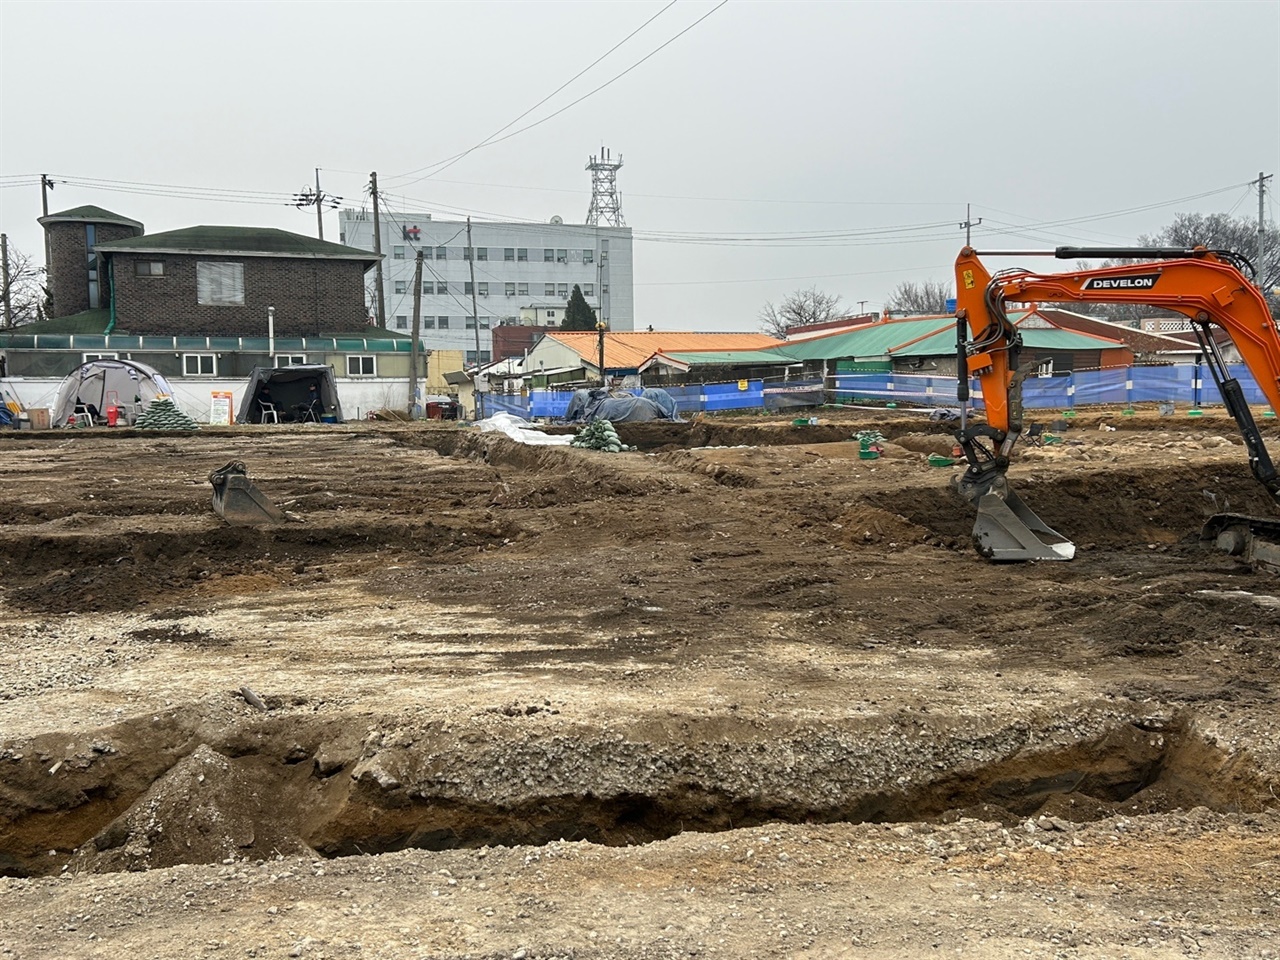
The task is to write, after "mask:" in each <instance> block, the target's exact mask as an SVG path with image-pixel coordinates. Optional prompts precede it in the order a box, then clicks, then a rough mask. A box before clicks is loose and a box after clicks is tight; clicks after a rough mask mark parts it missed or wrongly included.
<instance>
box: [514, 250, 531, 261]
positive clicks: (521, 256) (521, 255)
mask: <svg viewBox="0 0 1280 960" xmlns="http://www.w3.org/2000/svg"><path fill="white" fill-rule="evenodd" d="M516 260H517V261H518V262H519V263H527V262H528V260H529V248H528V247H517V248H516Z"/></svg>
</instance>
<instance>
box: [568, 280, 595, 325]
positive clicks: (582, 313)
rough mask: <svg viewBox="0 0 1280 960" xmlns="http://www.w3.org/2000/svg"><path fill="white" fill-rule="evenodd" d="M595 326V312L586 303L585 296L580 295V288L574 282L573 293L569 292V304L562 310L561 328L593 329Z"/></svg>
mask: <svg viewBox="0 0 1280 960" xmlns="http://www.w3.org/2000/svg"><path fill="white" fill-rule="evenodd" d="M595 328H596V312H595V311H594V310H592V309H591V307H589V306H588V305H587V298H586V297H584V296H583V295H582V288H581V287H580V286H578V285H577V284H576V283H575V284H574V285H573V293H571V294H569V305H568V307H566V308H565V311H564V323H562V324H560V329H561V330H594V329H595Z"/></svg>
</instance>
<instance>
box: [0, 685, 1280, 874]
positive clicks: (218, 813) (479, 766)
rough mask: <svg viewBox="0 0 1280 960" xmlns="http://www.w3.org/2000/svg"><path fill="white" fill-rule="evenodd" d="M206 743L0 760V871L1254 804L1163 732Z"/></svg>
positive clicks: (209, 725) (1156, 726) (253, 736)
mask: <svg viewBox="0 0 1280 960" xmlns="http://www.w3.org/2000/svg"><path fill="white" fill-rule="evenodd" d="M267 706H268V708H269V709H270V710H272V711H273V712H274V710H276V709H282V710H285V711H287V710H288V707H289V705H287V704H270V703H269V704H267ZM361 719H362V720H365V719H367V718H361ZM359 726H360V729H364V725H363V723H362V724H360V725H359ZM217 727H218V723H217V722H216V721H211V720H209V719H206V721H205V722H201V721H199V720H198V719H197V716H196V712H194V711H191V710H190V709H188V711H186V712H182V711H177V712H174V713H172V714H168V715H164V716H157V717H148V718H146V719H145V721H144V720H138V721H131V722H124V723H121V724H118V725H116V726H114V727H111V728H106V729H103V730H100V731H97V732H96V733H95V734H92V735H87V736H85V735H77V736H76V738H75V741H74V742H72V743H67V740H68V739H69V737H68V736H67V735H49V736H45V737H41V738H38V739H37V740H36V741H32V742H27V743H24V744H22V745H15V744H9V745H6V746H3V747H0V875H9V876H39V875H49V874H56V873H58V872H60V871H63V870H71V871H76V872H83V871H89V872H100V871H116V870H145V869H152V868H158V867H166V866H171V865H175V864H180V863H217V862H222V861H224V860H225V859H227V858H249V859H262V858H266V857H269V856H273V855H275V854H286V855H287V854H291V853H296V854H302V855H309V856H316V855H318V856H321V857H339V856H348V855H357V854H376V853H382V852H388V851H395V850H402V849H406V848H422V849H431V850H442V849H453V848H460V847H466V848H478V847H483V846H497V845H502V846H510V845H517V844H533V845H537V844H543V843H547V842H550V841H554V840H559V839H567V840H587V841H591V842H594V843H600V844H607V845H629V844H642V843H648V842H652V841H656V840H661V839H664V838H667V837H670V836H673V835H675V834H677V833H680V832H683V831H700V832H714V831H723V830H731V829H734V828H739V827H749V826H755V825H759V824H763V823H767V822H771V821H783V822H794V823H834V822H892V821H908V822H913V821H929V820H934V821H937V820H949V819H954V818H956V817H959V816H972V817H979V818H982V819H987V820H999V821H1003V822H1005V823H1007V824H1011V823H1014V822H1017V821H1019V820H1021V819H1022V818H1025V817H1028V816H1031V815H1035V814H1046V815H1050V816H1054V817H1058V818H1061V819H1063V820H1068V821H1076V822H1083V821H1087V820H1092V819H1098V818H1101V817H1105V816H1109V815H1111V814H1113V813H1116V812H1119V811H1123V812H1125V813H1130V814H1135V813H1136V814H1141V813H1156V812H1161V811H1164V810H1169V809H1175V808H1183V809H1189V808H1191V807H1195V806H1204V807H1208V808H1210V809H1214V810H1219V811H1240V810H1246V811H1247V810H1257V809H1260V808H1262V807H1263V806H1266V805H1268V804H1269V803H1270V802H1271V797H1270V794H1269V793H1268V791H1267V790H1266V789H1265V786H1264V785H1262V784H1261V782H1260V781H1259V779H1258V778H1257V777H1256V775H1255V774H1254V772H1253V771H1252V769H1251V768H1250V766H1249V764H1248V761H1247V759H1245V758H1241V757H1235V758H1231V757H1228V756H1226V755H1225V754H1224V753H1222V752H1221V751H1220V750H1218V749H1216V748H1215V747H1213V746H1211V745H1210V744H1208V743H1207V742H1205V741H1204V740H1203V739H1201V738H1200V737H1198V736H1197V735H1196V734H1195V733H1193V732H1191V730H1190V729H1189V726H1188V722H1187V721H1186V720H1185V719H1174V718H1168V717H1166V718H1164V719H1160V720H1152V719H1142V718H1129V719H1127V720H1119V721H1118V720H1116V718H1114V717H1113V718H1110V719H1109V720H1107V721H1106V722H1096V721H1093V720H1089V719H1086V720H1085V721H1083V722H1078V721H1072V722H1061V723H1059V724H1058V725H1057V726H1055V727H1054V728H1052V729H1048V730H1043V731H1039V732H1036V731H1032V730H1029V729H1028V728H1027V725H1026V724H1023V723H1014V724H1011V725H1010V726H1009V727H1007V728H1004V729H999V730H993V731H986V732H983V733H976V732H975V733H968V734H965V733H953V734H952V735H950V736H949V737H941V736H939V737H938V738H936V739H931V740H929V741H927V742H921V740H920V739H919V738H918V737H917V736H912V735H910V734H907V733H904V731H903V729H901V725H899V724H888V725H887V726H885V727H884V728H882V729H879V730H875V731H869V730H857V729H852V728H846V729H833V728H817V729H814V730H811V731H801V732H800V735H797V733H796V731H792V732H791V736H790V737H789V738H787V739H783V740H780V739H778V738H766V739H762V740H755V741H753V742H742V741H738V742H733V743H729V742H721V743H704V744H701V745H698V744H697V743H696V742H682V743H670V742H667V743H653V742H643V741H641V740H639V739H635V740H620V739H619V738H618V736H617V734H611V735H608V736H606V735H604V731H600V730H594V731H584V730H575V731H566V732H563V733H560V734H555V735H549V734H547V733H546V732H544V733H541V734H539V735H537V736H535V737H533V738H526V739H519V738H517V739H509V740H503V739H501V738H500V739H498V740H489V739H487V738H486V739H485V740H484V742H482V743H477V742H475V737H474V736H473V737H460V738H453V737H450V736H448V735H445V734H443V733H442V732H441V731H440V730H439V729H437V728H434V727H433V728H428V729H423V730H417V731H414V732H413V733H409V734H406V733H405V731H404V729H403V728H398V729H396V730H395V732H394V733H385V734H384V733H377V734H375V733H369V734H366V735H365V736H364V737H363V740H361V741H356V740H353V739H351V738H352V736H353V735H352V734H351V733H350V730H351V729H352V728H353V724H352V723H350V722H345V721H328V722H317V721H315V720H305V719H300V718H299V717H298V716H297V715H293V716H280V717H273V716H270V715H268V716H267V717H266V718H265V719H263V720H261V721H258V722H256V723H249V724H241V725H239V726H234V725H233V726H232V727H231V728H230V730H229V732H228V733H227V735H226V736H224V737H222V738H220V739H218V740H217V742H210V734H211V732H212V731H213V730H215V729H217ZM368 729H369V730H371V731H372V730H373V727H369V728H368ZM1086 733H1087V735H1085V734H1086ZM1069 735H1072V736H1076V737H1077V739H1072V740H1066V739H1065V738H1066V737H1067V736H1069ZM468 744H470V748H469V749H468Z"/></svg>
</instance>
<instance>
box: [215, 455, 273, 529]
mask: <svg viewBox="0 0 1280 960" xmlns="http://www.w3.org/2000/svg"><path fill="white" fill-rule="evenodd" d="M209 482H210V483H211V484H213V512H214V513H216V514H217V515H218V516H220V517H221V518H222V519H223V520H225V521H227V523H229V524H231V525H232V526H233V527H255V526H261V525H262V524H266V523H284V522H285V520H286V517H285V515H284V512H283V511H282V510H281V509H280V508H279V507H277V506H276V505H275V504H274V503H272V502H271V501H270V500H268V499H267V498H266V497H265V496H263V495H262V491H260V490H259V489H258V488H257V487H255V486H254V485H253V482H252V481H251V480H250V479H249V475H248V471H247V470H246V469H245V466H244V464H243V463H242V462H241V461H239V460H232V461H231V462H230V463H228V464H227V465H226V466H224V467H219V468H218V469H217V470H214V471H213V472H212V473H210V474H209Z"/></svg>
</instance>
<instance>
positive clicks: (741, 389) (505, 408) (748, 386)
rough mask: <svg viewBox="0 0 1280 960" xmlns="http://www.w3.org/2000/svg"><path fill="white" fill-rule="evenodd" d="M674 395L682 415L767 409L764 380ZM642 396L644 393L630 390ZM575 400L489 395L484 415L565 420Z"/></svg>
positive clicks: (542, 393) (563, 395)
mask: <svg viewBox="0 0 1280 960" xmlns="http://www.w3.org/2000/svg"><path fill="white" fill-rule="evenodd" d="M662 389H663V390H665V391H667V393H669V394H671V396H672V398H673V399H674V400H675V402H676V407H677V408H678V409H679V410H680V412H681V413H682V414H693V413H703V412H714V411H717V410H751V409H759V408H761V407H763V406H764V403H765V401H764V394H765V383H764V381H763V380H735V381H733V382H731V383H695V384H690V385H688V386H680V387H676V386H671V387H666V386H664V387H663V388H662ZM625 392H626V393H630V394H632V395H633V396H639V395H640V390H638V389H637V390H627V391H625ZM572 397H573V391H571V390H546V389H542V390H531V391H529V394H528V395H527V396H525V395H524V394H519V393H486V394H485V395H484V412H485V415H486V416H492V415H493V414H495V413H510V414H513V415H515V416H517V417H525V418H529V419H531V418H534V417H552V418H555V417H563V416H564V415H565V411H567V410H568V409H569V401H570V399H572Z"/></svg>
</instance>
